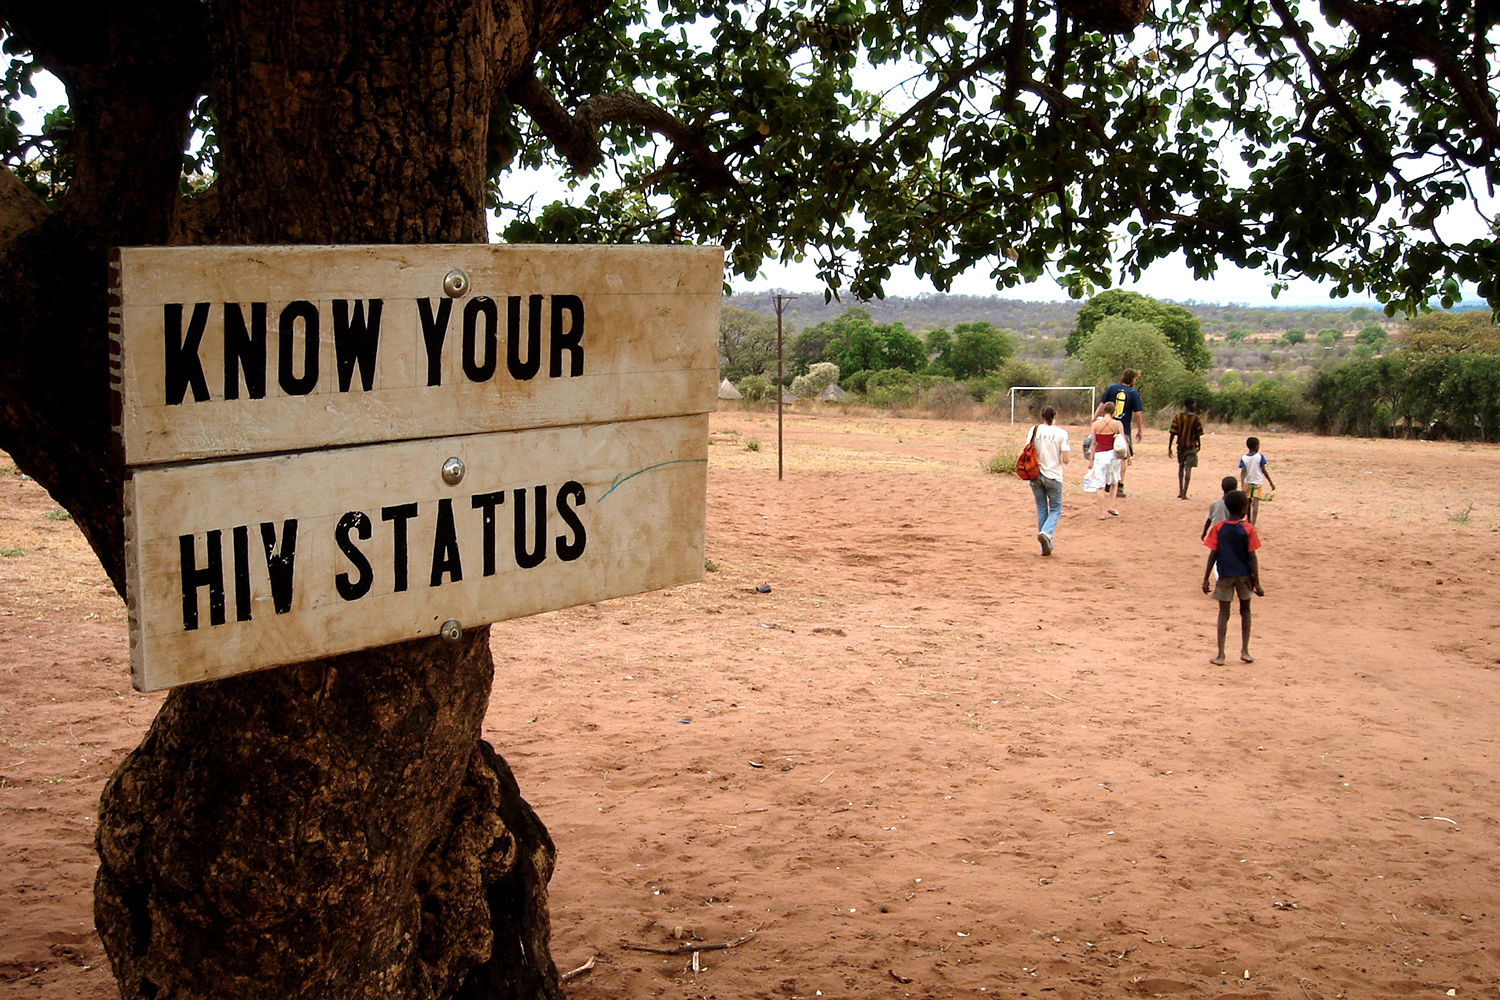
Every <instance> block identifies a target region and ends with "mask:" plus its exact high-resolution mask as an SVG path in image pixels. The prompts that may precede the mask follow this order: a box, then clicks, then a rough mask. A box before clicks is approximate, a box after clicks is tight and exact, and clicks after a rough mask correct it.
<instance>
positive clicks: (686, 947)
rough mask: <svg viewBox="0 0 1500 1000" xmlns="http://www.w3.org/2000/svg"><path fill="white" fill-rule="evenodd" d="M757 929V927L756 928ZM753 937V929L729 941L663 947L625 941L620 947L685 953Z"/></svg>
mask: <svg viewBox="0 0 1500 1000" xmlns="http://www.w3.org/2000/svg"><path fill="white" fill-rule="evenodd" d="M758 929H759V928H757V930H758ZM753 937H755V931H751V932H750V933H749V934H745V935H743V936H741V937H737V938H733V939H732V940H729V941H719V942H709V943H703V942H696V943H692V944H676V945H669V946H667V947H665V948H663V947H658V946H657V945H652V944H631V943H630V942H628V941H626V942H623V943H622V944H621V945H620V947H621V948H624V949H626V950H627V951H649V952H650V953H651V954H653V955H687V954H689V953H691V952H695V951H723V950H724V949H726V948H738V947H739V946H740V945H742V944H744V943H745V942H746V941H749V940H750V939H751V938H753Z"/></svg>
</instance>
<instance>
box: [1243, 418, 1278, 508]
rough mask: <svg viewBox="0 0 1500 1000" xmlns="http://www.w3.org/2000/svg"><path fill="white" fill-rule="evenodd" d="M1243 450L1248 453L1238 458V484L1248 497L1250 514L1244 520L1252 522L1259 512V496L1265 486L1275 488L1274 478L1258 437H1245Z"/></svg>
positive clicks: (1261, 494)
mask: <svg viewBox="0 0 1500 1000" xmlns="http://www.w3.org/2000/svg"><path fill="white" fill-rule="evenodd" d="M1245 450H1246V452H1248V454H1247V455H1245V457H1244V458H1242V459H1240V486H1241V487H1242V488H1243V489H1244V491H1245V495H1246V496H1247V497H1249V498H1250V516H1249V517H1248V518H1246V520H1248V521H1249V522H1250V523H1251V524H1254V523H1255V516H1256V515H1257V514H1259V513H1260V498H1261V497H1262V496H1263V495H1264V493H1265V488H1266V487H1267V486H1269V487H1271V489H1273V490H1274V489H1275V488H1276V480H1274V479H1272V478H1271V470H1270V469H1269V468H1267V467H1266V466H1267V463H1266V456H1264V455H1262V454H1261V453H1260V438H1256V437H1253V438H1246V439H1245Z"/></svg>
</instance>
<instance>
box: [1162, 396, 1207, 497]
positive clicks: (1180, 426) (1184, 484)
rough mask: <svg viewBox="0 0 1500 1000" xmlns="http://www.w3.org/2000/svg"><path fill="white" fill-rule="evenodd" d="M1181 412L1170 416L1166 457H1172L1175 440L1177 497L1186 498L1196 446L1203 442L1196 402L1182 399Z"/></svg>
mask: <svg viewBox="0 0 1500 1000" xmlns="http://www.w3.org/2000/svg"><path fill="white" fill-rule="evenodd" d="M1182 407H1183V408H1182V412H1181V413H1179V414H1177V416H1175V417H1173V418H1172V429H1171V430H1169V431H1168V432H1167V457H1168V458H1171V457H1172V442H1173V441H1174V440H1175V441H1176V442H1177V499H1179V500H1186V499H1187V498H1188V492H1187V491H1188V486H1189V484H1191V483H1192V481H1193V470H1194V469H1196V468H1197V467H1198V448H1199V446H1201V445H1202V443H1203V421H1202V420H1199V419H1198V403H1197V401H1196V400H1193V399H1185V400H1183V401H1182Z"/></svg>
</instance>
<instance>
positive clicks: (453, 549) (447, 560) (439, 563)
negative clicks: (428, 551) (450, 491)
mask: <svg viewBox="0 0 1500 1000" xmlns="http://www.w3.org/2000/svg"><path fill="white" fill-rule="evenodd" d="M445 573H446V574H447V576H448V579H449V580H451V581H453V582H454V583H458V582H459V581H461V580H462V579H463V578H464V565H463V560H462V559H461V558H459V554H458V533H457V532H455V531H454V530H453V501H452V500H450V499H448V498H447V497H444V498H443V499H441V500H439V501H438V512H437V529H436V531H435V532H434V534H433V536H432V576H431V578H430V579H429V580H428V581H427V586H429V587H436V586H439V585H441V584H442V582H443V575H444V574H445Z"/></svg>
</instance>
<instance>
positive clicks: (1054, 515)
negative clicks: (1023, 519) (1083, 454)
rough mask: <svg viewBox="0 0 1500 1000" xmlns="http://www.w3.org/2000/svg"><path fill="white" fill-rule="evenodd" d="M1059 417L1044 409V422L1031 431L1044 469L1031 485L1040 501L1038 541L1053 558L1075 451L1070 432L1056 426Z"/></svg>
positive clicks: (1037, 528) (1037, 502) (1032, 491)
mask: <svg viewBox="0 0 1500 1000" xmlns="http://www.w3.org/2000/svg"><path fill="white" fill-rule="evenodd" d="M1056 416H1057V411H1056V410H1054V409H1053V408H1052V407H1050V406H1048V407H1044V408H1043V409H1042V421H1043V422H1042V423H1040V424H1037V425H1036V426H1035V427H1033V428H1032V429H1031V439H1030V440H1031V445H1032V447H1033V448H1035V449H1036V460H1037V466H1038V468H1039V469H1040V473H1039V474H1038V475H1037V477H1036V478H1035V479H1033V480H1032V481H1031V493H1032V495H1033V496H1034V497H1035V498H1036V540H1037V541H1038V542H1039V543H1041V546H1042V555H1044V556H1050V555H1051V554H1052V538H1053V535H1054V534H1056V532H1057V521H1058V518H1060V517H1061V516H1062V494H1063V466H1064V465H1067V464H1068V461H1069V458H1070V456H1069V452H1070V451H1071V450H1072V449H1071V448H1070V447H1069V445H1068V432H1067V431H1065V430H1063V429H1062V428H1061V427H1054V426H1053V424H1052V420H1053V418H1054V417H1056Z"/></svg>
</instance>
